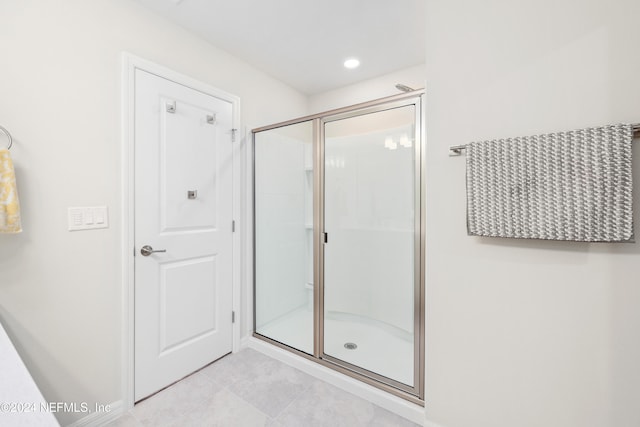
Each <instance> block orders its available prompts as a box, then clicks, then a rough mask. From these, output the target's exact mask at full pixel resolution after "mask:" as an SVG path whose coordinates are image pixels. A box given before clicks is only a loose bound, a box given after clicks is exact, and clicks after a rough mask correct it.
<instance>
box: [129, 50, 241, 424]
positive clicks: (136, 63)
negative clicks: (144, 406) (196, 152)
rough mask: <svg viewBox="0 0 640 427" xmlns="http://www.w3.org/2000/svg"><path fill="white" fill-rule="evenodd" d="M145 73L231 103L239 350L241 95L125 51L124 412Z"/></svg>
mask: <svg viewBox="0 0 640 427" xmlns="http://www.w3.org/2000/svg"><path fill="white" fill-rule="evenodd" d="M136 70H142V71H146V72H148V73H151V74H154V75H156V76H158V77H162V78H164V79H167V80H170V81H172V82H175V83H177V84H180V85H183V86H186V87H189V88H191V89H194V90H197V91H199V92H202V93H205V94H207V95H210V96H213V97H216V98H219V99H222V100H224V101H227V102H230V103H231V104H232V115H233V118H232V121H233V129H236V131H235V142H232V144H233V145H232V156H233V159H232V165H233V166H232V168H233V173H232V181H233V189H232V198H233V200H232V204H233V207H232V216H233V218H234V220H235V222H236V229H235V232H234V233H233V236H232V259H233V261H232V274H231V276H232V279H231V281H232V298H233V300H232V310H233V311H234V313H235V322H234V323H233V324H232V328H233V330H232V340H233V341H232V351H233V352H234V353H235V352H237V351H238V350H239V349H240V334H241V329H240V325H241V316H240V314H241V312H240V308H241V301H240V298H241V279H242V254H243V250H242V247H243V242H244V239H243V237H242V235H243V234H244V233H243V231H244V229H245V227H244V226H243V224H242V220H243V219H244V215H243V213H242V197H241V194H242V170H243V169H244V167H245V165H244V154H243V153H244V148H243V146H244V143H242V142H241V141H242V139H243V135H242V134H241V131H240V129H241V127H240V98H239V97H238V96H236V95H232V94H230V93H228V92H224V91H222V90H220V89H217V88H215V87H213V86H210V85H208V84H206V83H202V82H200V81H198V80H195V79H193V78H191V77H189V76H186V75H184V74H181V73H179V72H177V71H174V70H171V69H169V68H166V67H164V66H162V65H159V64H156V63H154V62H151V61H148V60H146V59H143V58H140V57H138V56H135V55H133V54H130V53H128V52H123V53H122V80H121V82H122V85H121V89H122V92H121V102H122V105H121V113H122V116H121V132H122V134H121V158H120V165H121V191H122V197H121V211H120V217H121V218H122V225H121V230H122V234H121V243H122V245H121V258H120V259H121V278H122V296H121V297H122V301H121V309H122V325H121V326H122V339H121V345H122V361H121V364H122V371H121V373H122V400H123V411H125V412H126V411H128V410H129V409H131V408H133V406H134V404H135V397H134V384H135V375H134V369H135V367H134V348H135V345H134V344H135V337H134V327H135V324H134V318H135V317H134V314H135V313H134V312H135V301H134V285H135V274H134V273H135V257H134V251H135V248H134V246H135V223H134V215H135V210H134V207H135V203H134V202H135V186H134V185H135V182H134V176H135V175H134V173H135V157H134V149H135V146H134V144H135V137H134V135H135V114H134V112H135V108H134V107H135V104H134V103H135V72H136Z"/></svg>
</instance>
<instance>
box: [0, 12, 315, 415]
mask: <svg viewBox="0 0 640 427" xmlns="http://www.w3.org/2000/svg"><path fill="white" fill-rule="evenodd" d="M0 16H2V25H0V58H3V60H2V66H1V72H0V75H1V77H2V78H0V94H1V95H0V125H2V126H5V127H6V128H7V129H9V131H10V132H11V133H12V134H13V136H14V138H15V140H14V146H13V148H12V150H11V154H12V156H13V159H14V162H15V165H16V169H17V178H18V186H19V191H20V198H21V202H22V210H23V218H22V219H23V228H24V232H23V233H22V234H19V235H2V236H0V320H1V321H2V323H3V324H4V325H5V327H6V329H7V331H8V333H9V335H10V337H11V338H12V339H13V341H14V343H15V345H16V346H17V348H18V350H19V352H20V354H21V356H22V357H23V358H24V360H25V363H26V365H27V367H28V368H29V369H30V371H31V373H32V374H33V376H34V378H35V380H36V382H37V383H38V385H39V387H40V388H41V390H42V392H43V394H44V396H45V398H46V399H47V400H49V401H58V402H88V403H89V405H90V406H93V403H94V402H97V403H101V404H108V403H111V402H114V401H118V400H120V399H121V397H122V396H121V385H120V377H121V374H120V369H121V366H120V361H121V298H122V294H121V287H122V283H121V280H120V268H121V266H120V244H121V242H120V235H121V218H120V209H121V203H120V198H121V190H120V189H121V182H120V176H121V175H120V174H121V171H120V154H121V153H120V128H121V123H120V84H121V82H120V74H121V53H122V51H123V50H126V51H129V52H131V53H133V54H135V55H139V56H141V57H143V58H146V59H149V60H152V61H155V62H157V63H159V64H162V65H164V66H166V67H169V68H172V69H174V70H176V71H178V72H181V73H184V74H186V75H189V76H191V77H194V78H196V79H199V80H201V81H203V82H205V83H207V84H209V85H212V86H214V87H218V88H220V89H222V90H224V91H227V92H229V93H232V94H235V95H238V96H240V98H241V105H242V121H243V123H244V124H247V125H251V126H258V125H264V124H268V123H273V122H277V121H281V120H285V119H289V118H291V117H297V116H301V115H304V114H306V113H307V109H306V107H307V104H306V103H307V99H306V97H304V96H302V95H301V94H299V93H298V92H296V91H294V90H293V89H291V88H289V87H288V86H286V85H284V84H282V83H280V82H278V81H275V80H273V79H272V78H270V77H268V76H266V75H265V74H263V73H261V72H260V71H258V70H256V69H253V68H251V67H249V66H248V65H246V64H245V63H243V62H241V61H239V60H237V59H236V58H234V57H233V56H232V55H230V54H228V53H226V52H223V51H221V50H219V49H217V48H214V47H212V46H211V45H210V44H207V43H205V42H204V41H202V40H201V39H199V38H197V37H195V36H194V35H192V34H190V33H188V32H187V31H185V30H183V29H181V28H179V27H176V26H175V25H172V24H171V23H169V22H167V21H165V20H163V19H161V18H160V17H158V16H156V15H153V14H151V13H150V12H147V11H146V10H145V9H143V8H142V7H141V6H139V5H137V3H135V2H133V1H130V0H96V1H90V2H87V1H83V0H61V1H55V2H51V1H46V0H24V1H5V2H1V3H0ZM224 19H228V18H227V17H225V18H224ZM239 24H240V21H239ZM274 99H277V100H278V102H273V100H274ZM91 205H107V206H108V207H109V212H110V222H111V227H110V228H109V229H106V230H95V231H82V232H74V233H70V232H68V231H67V224H66V222H67V218H66V214H67V211H66V209H67V207H68V206H91ZM247 327H248V326H247V325H244V326H243V328H242V330H243V331H246V330H247ZM56 415H57V417H58V419H59V420H60V421H61V422H62V423H63V424H67V423H70V422H72V421H74V420H77V419H79V418H81V417H82V416H83V415H84V414H65V413H58V414H56Z"/></svg>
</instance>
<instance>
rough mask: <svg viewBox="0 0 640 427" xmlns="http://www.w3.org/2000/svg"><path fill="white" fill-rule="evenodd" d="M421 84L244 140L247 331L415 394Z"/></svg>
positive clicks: (420, 347) (419, 353) (419, 344)
mask: <svg viewBox="0 0 640 427" xmlns="http://www.w3.org/2000/svg"><path fill="white" fill-rule="evenodd" d="M423 96H424V92H423V91H421V90H418V91H412V92H407V93H403V94H400V95H396V96H392V97H388V98H384V99H380V100H376V101H371V102H367V103H363V104H358V105H355V106H351V107H345V108H341V109H337V110H332V111H329V112H326V113H321V114H317V115H313V116H308V117H303V118H300V119H296V120H291V121H288V122H284V123H278V124H275V125H270V126H265V127H261V128H258V129H255V130H254V131H253V142H254V147H253V148H254V151H253V153H254V171H253V172H254V173H253V177H254V187H253V188H254V336H255V337H257V338H260V339H262V340H265V341H268V342H270V343H272V344H274V345H277V346H280V347H283V348H286V349H289V350H291V351H294V352H296V353H298V354H300V355H302V356H304V357H306V358H309V359H312V360H315V361H317V362H318V363H321V364H323V365H325V366H329V367H331V368H334V369H336V370H338V371H340V372H342V373H345V374H347V375H350V376H352V377H355V378H358V379H360V380H362V381H364V382H367V383H369V384H371V385H374V386H377V387H379V388H382V389H384V390H386V391H388V392H390V393H393V394H395V395H397V396H400V397H403V398H405V399H408V400H410V401H413V402H414V403H419V404H421V403H422V401H423V398H424V381H423V378H424V327H423V325H424V197H423V193H424V186H423V184H422V181H423V173H424V149H423V143H422V137H421V136H422V119H421V116H422V115H421V105H422V98H423Z"/></svg>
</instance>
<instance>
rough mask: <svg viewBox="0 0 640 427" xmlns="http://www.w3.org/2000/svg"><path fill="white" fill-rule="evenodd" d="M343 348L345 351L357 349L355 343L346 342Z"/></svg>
mask: <svg viewBox="0 0 640 427" xmlns="http://www.w3.org/2000/svg"><path fill="white" fill-rule="evenodd" d="M344 348H346V349H347V350H355V349H356V348H358V346H357V345H356V344H355V343H352V342H348V343H346V344H345V345H344Z"/></svg>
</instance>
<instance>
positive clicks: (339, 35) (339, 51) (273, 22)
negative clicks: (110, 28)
mask: <svg viewBox="0 0 640 427" xmlns="http://www.w3.org/2000/svg"><path fill="white" fill-rule="evenodd" d="M137 1H138V2H140V3H142V4H143V5H145V6H146V7H148V8H150V9H152V10H154V11H156V12H157V13H159V14H161V15H163V16H165V17H167V18H168V19H170V20H171V21H173V22H175V23H177V24H179V25H181V26H183V27H185V28H188V29H190V30H192V31H194V32H195V33H197V34H199V35H200V36H202V37H203V38H205V39H207V40H209V41H210V42H211V43H212V44H213V45H215V46H217V47H219V48H221V49H224V50H226V51H228V52H230V53H232V54H233V55H234V56H236V57H238V58H241V59H243V60H244V61H246V62H248V63H249V64H251V65H253V66H255V67H256V68H259V69H260V70H262V71H264V72H266V73H267V74H269V75H271V76H272V77H275V78H276V79H278V80H281V81H283V82H285V83H287V84H288V85H290V86H292V87H293V88H295V89H297V90H299V91H301V92H303V93H305V94H307V95H313V94H317V93H321V92H325V91H327V90H331V89H335V88H338V87H341V86H345V85H349V84H352V83H356V82H358V81H361V80H366V79H369V78H373V77H376V76H380V75H383V74H387V73H390V72H392V71H396V70H400V69H403V68H407V67H411V66H414V65H420V64H423V63H424V61H425V35H424V34H425V32H424V21H425V13H426V12H425V6H424V0H182V1H181V0H137ZM349 57H357V58H359V59H360V61H361V65H360V67H359V68H357V69H355V70H347V69H345V68H344V67H343V65H342V64H343V62H344V60H345V59H347V58H349Z"/></svg>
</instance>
